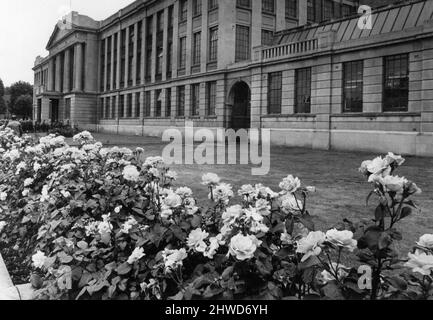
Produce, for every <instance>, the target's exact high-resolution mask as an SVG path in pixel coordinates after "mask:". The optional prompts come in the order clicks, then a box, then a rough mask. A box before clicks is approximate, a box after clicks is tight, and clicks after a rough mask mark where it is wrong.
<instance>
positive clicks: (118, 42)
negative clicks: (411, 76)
mask: <svg viewBox="0 0 433 320" xmlns="http://www.w3.org/2000/svg"><path fill="white" fill-rule="evenodd" d="M121 42H122V30H121V29H120V27H119V32H118V33H117V71H116V79H115V80H114V81H115V83H116V89H119V88H120V76H121V75H120V71H121V70H122V69H121V64H122V60H121V56H120V50H121ZM117 104H119V99H117Z"/></svg>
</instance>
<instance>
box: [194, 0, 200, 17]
mask: <svg viewBox="0 0 433 320" xmlns="http://www.w3.org/2000/svg"><path fill="white" fill-rule="evenodd" d="M192 13H193V15H194V16H199V15H201V0H193V1H192Z"/></svg>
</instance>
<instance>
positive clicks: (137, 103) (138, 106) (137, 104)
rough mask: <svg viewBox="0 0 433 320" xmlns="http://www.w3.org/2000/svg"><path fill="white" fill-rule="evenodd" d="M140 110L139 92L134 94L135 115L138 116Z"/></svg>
mask: <svg viewBox="0 0 433 320" xmlns="http://www.w3.org/2000/svg"><path fill="white" fill-rule="evenodd" d="M140 112H141V102H140V92H137V93H136V94H135V117H136V118H140Z"/></svg>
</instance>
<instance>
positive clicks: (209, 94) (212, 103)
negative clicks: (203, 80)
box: [206, 81, 217, 116]
mask: <svg viewBox="0 0 433 320" xmlns="http://www.w3.org/2000/svg"><path fill="white" fill-rule="evenodd" d="M216 89H217V83H216V81H212V82H208V83H207V84H206V115H207V116H214V115H215V109H216Z"/></svg>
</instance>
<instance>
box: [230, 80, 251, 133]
mask: <svg viewBox="0 0 433 320" xmlns="http://www.w3.org/2000/svg"><path fill="white" fill-rule="evenodd" d="M230 102H231V105H232V110H231V111H232V112H231V118H230V126H229V127H230V128H231V129H235V130H239V129H250V128H251V90H250V87H249V86H248V84H246V83H245V82H244V81H239V82H237V83H235V84H234V85H233V87H232V89H231V90H230Z"/></svg>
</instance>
